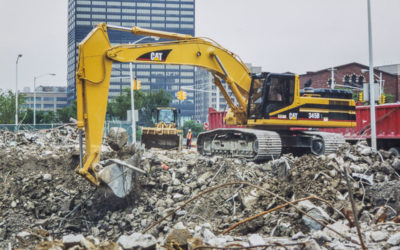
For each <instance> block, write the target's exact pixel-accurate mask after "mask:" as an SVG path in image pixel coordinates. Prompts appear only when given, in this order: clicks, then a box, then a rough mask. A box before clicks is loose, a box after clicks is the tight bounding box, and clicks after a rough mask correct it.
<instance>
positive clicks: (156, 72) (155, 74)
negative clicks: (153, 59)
mask: <svg viewBox="0 0 400 250" xmlns="http://www.w3.org/2000/svg"><path fill="white" fill-rule="evenodd" d="M151 75H152V76H165V72H163V71H153V72H151Z"/></svg>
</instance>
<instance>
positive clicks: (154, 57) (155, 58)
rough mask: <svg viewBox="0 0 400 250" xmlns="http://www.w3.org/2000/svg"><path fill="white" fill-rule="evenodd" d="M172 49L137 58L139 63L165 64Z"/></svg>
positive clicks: (149, 53)
mask: <svg viewBox="0 0 400 250" xmlns="http://www.w3.org/2000/svg"><path fill="white" fill-rule="evenodd" d="M171 51H172V50H171V49H168V50H157V51H152V52H148V53H146V54H143V55H141V56H139V57H138V58H136V60H137V61H152V62H165V60H167V57H168V55H169V53H170V52H171Z"/></svg>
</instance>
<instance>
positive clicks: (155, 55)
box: [150, 52, 163, 61]
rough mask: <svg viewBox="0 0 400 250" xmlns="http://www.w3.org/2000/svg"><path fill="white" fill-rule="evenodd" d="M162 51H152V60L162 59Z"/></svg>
mask: <svg viewBox="0 0 400 250" xmlns="http://www.w3.org/2000/svg"><path fill="white" fill-rule="evenodd" d="M162 56H163V53H162V52H151V53H150V60H151V61H162Z"/></svg>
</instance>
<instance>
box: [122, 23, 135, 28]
mask: <svg viewBox="0 0 400 250" xmlns="http://www.w3.org/2000/svg"><path fill="white" fill-rule="evenodd" d="M122 26H124V27H131V26H135V23H134V22H122Z"/></svg>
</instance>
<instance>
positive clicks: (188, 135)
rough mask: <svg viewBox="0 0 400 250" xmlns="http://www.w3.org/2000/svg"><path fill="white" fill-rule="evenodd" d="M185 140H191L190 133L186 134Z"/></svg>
mask: <svg viewBox="0 0 400 250" xmlns="http://www.w3.org/2000/svg"><path fill="white" fill-rule="evenodd" d="M186 139H188V140H190V139H192V132H188V133H187V136H186Z"/></svg>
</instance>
